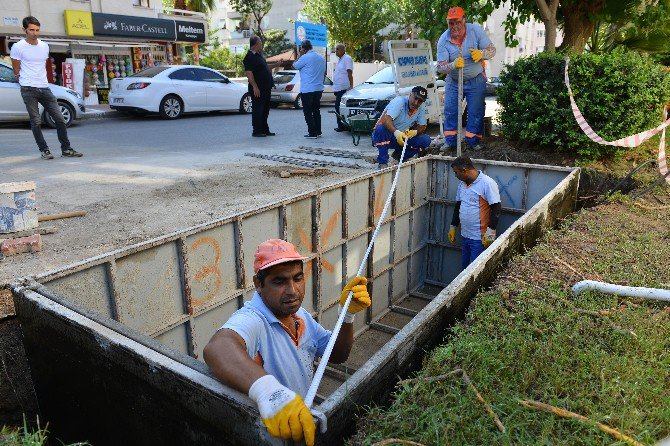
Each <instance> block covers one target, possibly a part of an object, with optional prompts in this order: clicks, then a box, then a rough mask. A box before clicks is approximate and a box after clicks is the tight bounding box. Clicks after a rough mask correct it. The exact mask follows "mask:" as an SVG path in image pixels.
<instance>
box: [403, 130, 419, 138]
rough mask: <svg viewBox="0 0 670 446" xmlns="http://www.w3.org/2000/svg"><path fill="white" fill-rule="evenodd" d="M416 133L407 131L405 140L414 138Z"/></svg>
mask: <svg viewBox="0 0 670 446" xmlns="http://www.w3.org/2000/svg"><path fill="white" fill-rule="evenodd" d="M417 133H418V132H417V131H416V130H407V131H406V132H405V138H407V139H412V138H414V137H415V136H416V134H417Z"/></svg>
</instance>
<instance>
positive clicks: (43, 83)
mask: <svg viewBox="0 0 670 446" xmlns="http://www.w3.org/2000/svg"><path fill="white" fill-rule="evenodd" d="M23 31H24V32H25V33H26V38H25V39H23V40H20V41H18V42H16V43H15V44H14V45H13V46H12V49H11V51H10V54H9V56H10V57H11V59H12V68H14V75H15V76H16V77H17V78H18V80H19V85H21V97H22V98H23V102H24V103H25V104H26V109H27V110H28V115H29V116H30V128H31V129H32V131H33V136H34V137H35V142H37V146H38V147H39V149H40V152H42V159H45V160H50V159H53V155H52V154H51V151H50V150H49V146H48V145H47V142H46V141H45V140H44V135H42V127H41V126H42V121H41V119H40V110H39V105H38V104H42V106H43V107H44V108H45V110H46V111H47V113H49V114H50V115H51V117H52V118H53V120H54V122H55V123H56V130H57V133H58V141H60V148H61V151H62V154H63V156H66V157H78V156H82V154H81V153H79V152H77V151H76V150H74V149H73V148H72V147H70V140H69V139H68V137H67V128H66V127H65V120H64V119H63V115H62V114H61V112H60V106H59V105H58V101H56V97H55V96H54V95H53V93H52V92H51V90H50V89H49V81H48V80H47V60H48V59H49V45H47V44H46V43H45V42H42V41H41V40H40V39H38V37H39V35H40V22H39V21H38V20H37V19H36V18H35V17H32V16H28V17H25V18H24V19H23Z"/></svg>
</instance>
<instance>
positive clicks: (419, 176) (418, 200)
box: [412, 163, 431, 206]
mask: <svg viewBox="0 0 670 446" xmlns="http://www.w3.org/2000/svg"><path fill="white" fill-rule="evenodd" d="M430 165H431V163H417V164H413V165H412V167H413V168H414V203H412V204H413V205H414V206H422V205H424V204H426V198H427V197H428V195H429V193H430V190H429V187H430V174H429V172H430Z"/></svg>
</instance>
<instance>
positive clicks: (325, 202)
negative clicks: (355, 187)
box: [319, 188, 342, 249]
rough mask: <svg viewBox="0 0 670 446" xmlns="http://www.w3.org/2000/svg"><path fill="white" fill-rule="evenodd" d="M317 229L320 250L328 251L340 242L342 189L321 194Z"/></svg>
mask: <svg viewBox="0 0 670 446" xmlns="http://www.w3.org/2000/svg"><path fill="white" fill-rule="evenodd" d="M319 228H320V233H319V237H320V238H319V239H320V242H321V249H328V248H330V247H332V246H335V245H337V244H339V243H341V242H342V189H340V188H338V189H333V190H329V191H327V192H324V193H323V194H321V209H320V219H319Z"/></svg>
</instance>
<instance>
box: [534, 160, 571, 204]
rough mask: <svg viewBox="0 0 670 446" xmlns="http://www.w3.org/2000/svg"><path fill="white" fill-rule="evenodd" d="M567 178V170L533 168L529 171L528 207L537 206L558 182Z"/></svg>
mask: <svg viewBox="0 0 670 446" xmlns="http://www.w3.org/2000/svg"><path fill="white" fill-rule="evenodd" d="M563 178H565V172H561V171H555V170H540V169H532V170H530V172H528V193H527V197H526V201H527V205H526V207H527V208H529V209H530V208H531V207H533V206H535V205H536V204H537V203H538V202H539V201H540V200H541V199H542V198H544V196H545V195H547V194H548V193H549V192H550V191H551V190H552V189H553V188H554V187H556V185H557V184H558V183H560V182H561V181H562V180H563Z"/></svg>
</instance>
